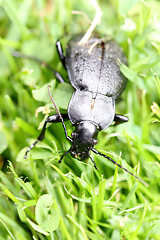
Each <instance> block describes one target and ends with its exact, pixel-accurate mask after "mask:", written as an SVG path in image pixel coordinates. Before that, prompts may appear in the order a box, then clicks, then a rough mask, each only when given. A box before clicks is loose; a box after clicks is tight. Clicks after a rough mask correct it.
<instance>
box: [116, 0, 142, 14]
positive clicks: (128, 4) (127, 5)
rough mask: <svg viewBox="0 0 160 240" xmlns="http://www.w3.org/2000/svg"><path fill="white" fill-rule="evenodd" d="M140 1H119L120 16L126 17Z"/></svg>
mask: <svg viewBox="0 0 160 240" xmlns="http://www.w3.org/2000/svg"><path fill="white" fill-rule="evenodd" d="M138 2H140V0H125V2H124V0H119V13H120V14H121V15H126V14H127V12H128V11H129V10H130V9H131V8H132V7H133V6H134V5H136V4H137V3H138Z"/></svg>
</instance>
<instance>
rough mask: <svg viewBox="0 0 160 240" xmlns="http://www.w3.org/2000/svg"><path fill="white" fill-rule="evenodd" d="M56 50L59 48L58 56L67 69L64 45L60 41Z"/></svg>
mask: <svg viewBox="0 0 160 240" xmlns="http://www.w3.org/2000/svg"><path fill="white" fill-rule="evenodd" d="M56 48H57V52H58V55H59V58H60V60H61V62H62V64H63V67H64V68H66V64H65V56H64V54H63V48H62V44H61V42H60V41H59V40H58V41H57V42H56Z"/></svg>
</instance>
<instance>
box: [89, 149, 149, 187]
mask: <svg viewBox="0 0 160 240" xmlns="http://www.w3.org/2000/svg"><path fill="white" fill-rule="evenodd" d="M91 150H92V151H93V152H94V153H95V154H99V155H100V156H103V157H105V158H107V159H108V160H109V161H111V162H112V163H114V164H115V165H117V166H118V167H120V168H122V169H123V170H125V171H126V172H128V173H129V174H130V175H132V176H133V177H135V178H137V179H138V180H139V181H140V182H141V183H143V184H144V185H145V186H147V187H148V186H149V185H148V184H147V183H146V182H144V181H143V180H142V179H141V178H139V177H137V176H136V175H134V174H133V173H131V172H130V171H129V170H127V169H126V168H124V167H122V166H121V165H120V164H118V163H117V162H115V161H114V160H113V159H112V158H110V157H108V156H107V155H105V154H103V153H101V152H99V151H98V150H96V149H94V148H92V149H91Z"/></svg>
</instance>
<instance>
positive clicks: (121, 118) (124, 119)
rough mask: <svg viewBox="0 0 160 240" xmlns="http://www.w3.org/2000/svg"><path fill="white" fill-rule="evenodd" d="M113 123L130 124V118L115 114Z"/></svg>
mask: <svg viewBox="0 0 160 240" xmlns="http://www.w3.org/2000/svg"><path fill="white" fill-rule="evenodd" d="M113 121H115V122H118V123H124V122H128V117H126V116H123V115H119V114H115V116H114V120H113Z"/></svg>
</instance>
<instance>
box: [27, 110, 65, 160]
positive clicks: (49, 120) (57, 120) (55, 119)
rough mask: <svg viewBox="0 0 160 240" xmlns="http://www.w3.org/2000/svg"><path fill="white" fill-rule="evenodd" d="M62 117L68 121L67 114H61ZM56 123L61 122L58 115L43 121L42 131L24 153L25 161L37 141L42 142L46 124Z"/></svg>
mask: <svg viewBox="0 0 160 240" xmlns="http://www.w3.org/2000/svg"><path fill="white" fill-rule="evenodd" d="M62 116H63V118H64V119H68V114H62ZM57 122H61V119H60V117H59V115H58V114H55V115H52V116H49V117H48V118H47V119H46V121H45V123H44V125H43V128H42V131H41V133H40V135H39V137H38V138H37V140H36V141H35V142H34V143H33V144H32V145H31V146H29V148H28V149H27V151H26V153H25V156H24V158H25V159H26V158H27V154H28V152H29V151H30V150H31V149H32V148H34V146H35V145H36V144H37V143H38V142H39V141H42V140H43V139H44V137H45V131H46V125H47V123H57Z"/></svg>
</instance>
